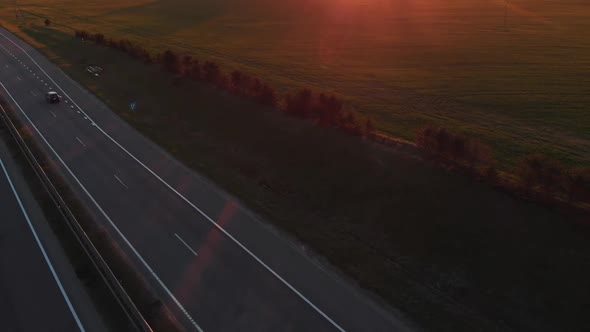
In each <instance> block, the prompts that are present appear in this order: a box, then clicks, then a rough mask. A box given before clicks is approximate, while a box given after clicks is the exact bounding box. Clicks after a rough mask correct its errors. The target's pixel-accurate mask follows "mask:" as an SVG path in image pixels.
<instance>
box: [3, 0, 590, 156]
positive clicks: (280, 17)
mask: <svg viewBox="0 0 590 332" xmlns="http://www.w3.org/2000/svg"><path fill="white" fill-rule="evenodd" d="M19 3H20V6H21V9H22V10H23V11H28V12H30V13H35V14H38V15H42V16H47V17H49V18H50V19H51V20H52V21H53V22H54V23H55V24H63V25H66V26H69V27H73V28H79V29H86V30H88V31H91V32H102V33H104V34H106V35H108V36H113V37H125V38H129V39H132V40H135V41H138V42H140V43H141V44H143V45H145V46H147V47H150V48H152V49H157V50H163V49H166V48H172V49H176V50H178V51H181V52H185V53H190V54H193V55H195V56H197V57H199V58H201V59H213V60H216V61H219V62H221V63H223V64H224V65H225V66H226V67H227V68H238V69H242V70H244V71H246V72H250V73H253V74H256V75H258V76H260V77H262V78H264V79H265V80H268V81H270V82H272V83H274V84H275V85H277V86H278V87H280V88H282V89H283V90H286V89H289V88H293V87H298V86H302V85H306V86H311V87H314V88H317V89H320V90H327V91H333V92H336V93H338V94H341V95H342V96H344V97H345V98H346V100H347V102H348V105H349V106H350V107H353V108H354V109H356V110H357V111H358V112H362V113H364V114H366V115H369V116H371V117H373V118H374V119H375V120H377V122H378V127H379V129H381V130H382V131H384V132H387V133H389V134H392V135H395V136H400V137H403V138H406V139H413V135H414V132H415V130H416V128H417V127H418V126H421V125H423V124H425V123H434V124H440V125H444V126H448V127H451V128H454V129H455V130H458V131H462V132H465V133H467V134H472V135H474V136H477V137H479V138H481V139H482V140H484V141H485V142H487V143H489V144H491V145H493V146H494V147H495V149H496V153H497V157H498V159H500V160H502V161H504V162H507V163H508V164H510V163H512V162H514V161H515V160H516V159H518V158H519V157H521V156H522V155H524V154H527V153H531V152H540V153H545V154H548V155H550V156H552V157H555V158H557V159H560V160H562V161H563V162H565V163H567V164H584V165H588V164H589V163H590V112H589V111H588V105H589V104H590V20H588V15H590V10H589V9H588V6H587V3H586V2H585V1H580V0H564V1H550V0H541V1H539V0H513V1H510V4H509V7H508V19H507V25H506V26H505V21H504V13H505V7H504V1H502V0H457V1H451V2H449V1H444V0H431V1H411V0H297V1H295V0H285V1H271V0H201V1H193V0H166V1H154V0H125V1H114V0H100V1H99V0H84V1H83V0H46V1H41V0H21V1H19ZM5 4H6V6H7V8H13V7H12V6H13V2H12V1H5Z"/></svg>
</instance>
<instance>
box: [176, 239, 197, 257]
mask: <svg viewBox="0 0 590 332" xmlns="http://www.w3.org/2000/svg"><path fill="white" fill-rule="evenodd" d="M174 235H175V236H176V238H178V240H180V242H182V244H184V246H185V247H186V248H187V249H188V250H190V251H191V252H192V253H193V254H194V255H195V256H199V255H197V253H196V252H195V251H194V250H193V248H191V247H190V246H189V245H188V244H186V242H184V240H183V239H182V238H181V237H180V236H179V235H178V234H176V233H174Z"/></svg>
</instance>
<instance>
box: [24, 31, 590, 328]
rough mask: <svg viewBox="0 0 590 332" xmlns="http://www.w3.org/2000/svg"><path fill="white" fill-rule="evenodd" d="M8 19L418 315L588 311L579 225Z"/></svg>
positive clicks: (189, 159) (260, 208)
mask: <svg viewBox="0 0 590 332" xmlns="http://www.w3.org/2000/svg"><path fill="white" fill-rule="evenodd" d="M22 31H23V32H24V33H25V34H26V35H27V36H28V37H29V38H32V39H34V40H36V41H37V42H38V43H40V44H42V45H44V47H42V48H41V50H42V51H44V52H46V53H48V54H52V55H53V60H54V61H55V62H56V63H58V64H59V65H60V66H61V67H62V69H64V70H65V71H66V72H67V73H68V74H69V75H70V76H71V77H73V78H74V79H76V80H77V81H79V82H81V83H82V84H83V85H85V86H86V87H87V88H88V89H90V90H91V91H93V92H94V93H96V94H97V95H98V96H99V97H100V98H102V99H103V100H104V101H105V102H106V103H107V104H108V105H109V106H110V107H111V108H112V109H113V111H115V112H116V113H117V114H119V115H120V116H121V117H122V118H123V119H124V120H126V121H127V122H128V123H130V124H131V125H133V126H134V127H135V128H137V129H138V130H139V131H141V132H142V133H143V134H145V135H146V136H148V137H149V138H151V139H152V140H154V141H155V142H157V143H158V144H160V145H161V146H162V147H164V148H165V149H166V150H168V151H169V152H171V153H172V154H173V155H174V156H175V157H177V158H178V159H179V160H181V161H182V162H184V163H185V164H187V165H188V166H190V167H192V168H194V169H196V170H198V171H199V172H202V173H204V174H205V175H207V176H208V177H210V178H211V179H212V180H214V181H215V182H216V183H218V184H220V185H221V186H223V187H224V188H225V189H226V190H227V191H229V192H231V193H232V194H234V195H236V196H237V197H240V198H241V199H243V200H244V201H245V202H246V203H247V204H248V205H249V206H250V207H252V208H253V209H254V210H256V211H257V212H259V213H260V214H262V215H263V216H265V217H266V218H267V219H268V220H270V221H272V222H273V223H275V224H276V225H277V226H279V227H280V228H282V229H284V230H286V231H288V232H289V233H291V234H294V235H295V236H296V237H298V238H299V239H300V240H301V241H303V242H305V243H306V244H308V245H310V246H311V247H313V248H314V249H315V250H316V251H317V252H318V253H320V254H321V255H324V256H325V257H327V258H328V260H329V261H330V262H332V263H333V264H335V265H336V266H338V267H339V268H340V269H342V270H343V271H345V272H346V273H347V274H349V275H350V276H352V277H354V278H355V279H356V280H358V281H359V284H360V285H361V286H362V287H364V288H366V289H370V290H372V291H374V292H376V293H378V294H379V295H380V296H382V297H383V298H384V299H386V300H387V301H388V302H389V303H391V304H392V305H394V306H395V307H397V308H399V309H401V310H402V311H403V312H405V313H406V314H407V315H408V316H410V317H411V318H413V319H415V320H416V321H418V322H419V324H421V325H423V326H424V327H425V328H426V329H428V330H438V331H473V330H483V331H487V330H496V329H503V330H511V329H512V330H518V331H554V330H572V331H573V330H579V327H580V326H586V324H587V323H588V321H587V318H586V315H585V314H584V313H583V309H582V308H583V305H584V303H586V297H585V296H584V295H583V292H580V291H579V290H580V287H581V285H584V284H585V282H586V280H587V279H588V278H589V277H590V263H589V262H590V259H588V258H589V257H590V249H588V246H587V245H586V241H585V239H586V238H587V237H588V236H589V235H590V228H589V226H588V225H586V224H582V223H576V222H574V221H572V220H569V218H565V217H563V216H561V215H559V214H557V213H556V212H555V211H552V210H549V209H546V208H542V207H539V206H536V205H533V204H530V203H527V202H524V201H521V200H518V199H515V198H513V197H510V196H508V195H505V194H502V193H499V192H496V191H494V190H492V189H490V188H488V187H487V186H485V185H482V184H479V183H476V182H474V181H472V180H471V179H466V178H464V177H462V176H458V175H456V174H453V173H451V172H447V171H445V170H444V169H439V168H437V167H433V166H431V165H429V164H428V163H424V162H423V161H420V160H418V159H416V157H419V156H416V155H412V156H410V157H409V156H408V155H407V154H400V153H392V151H391V150H386V149H383V148H381V147H378V146H375V145H372V144H369V143H367V142H363V141H361V140H358V139H356V138H354V137H347V136H346V135H342V134H341V133H339V132H337V131H330V130H318V128H316V127H314V126H312V125H310V124H309V123H306V122H299V121H294V120H292V119H286V118H284V117H282V116H280V115H279V114H276V113H275V112H272V110H270V109H263V108H261V107H260V106H258V105H256V104H253V103H250V102H247V101H244V100H241V99H239V98H237V97H235V96H231V95H228V94H226V93H223V92H221V91H218V90H215V89H214V88H211V87H209V86H205V85H202V84H199V83H195V82H189V81H178V80H175V79H174V78H173V77H172V76H171V75H169V74H167V73H165V72H163V71H162V70H161V69H160V68H158V67H154V66H146V65H144V64H141V63H138V62H136V61H134V60H132V59H130V58H128V57H126V56H125V55H123V54H120V53H118V52H115V51H112V50H109V49H106V48H102V47H97V46H96V45H92V44H82V43H80V42H79V41H78V40H75V39H74V38H73V37H72V36H71V35H69V34H64V33H62V32H60V31H57V30H53V29H46V28H44V27H38V26H27V27H23V30H22ZM90 63H91V64H96V65H99V66H101V67H103V68H104V72H103V74H101V76H100V77H94V76H90V75H89V74H88V73H87V72H85V71H84V67H85V65H87V64H90ZM130 83H131V84H130ZM188 96H190V97H188ZM133 100H137V101H138V110H137V111H136V112H130V111H129V110H128V103H129V102H130V101H133Z"/></svg>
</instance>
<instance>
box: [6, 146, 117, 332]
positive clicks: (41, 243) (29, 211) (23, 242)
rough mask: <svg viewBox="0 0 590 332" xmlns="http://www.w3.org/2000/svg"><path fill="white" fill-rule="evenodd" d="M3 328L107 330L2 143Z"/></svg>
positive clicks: (14, 331)
mask: <svg viewBox="0 0 590 332" xmlns="http://www.w3.org/2000/svg"><path fill="white" fill-rule="evenodd" d="M0 216H1V217H0V324H1V326H2V327H1V328H0V330H2V331H6V332H28V331H48V332H69V331H106V330H107V327H106V326H105V325H103V323H102V319H101V318H100V315H99V314H98V313H97V311H96V309H95V307H94V305H93V303H92V301H91V300H90V298H89V297H88V294H87V293H86V291H85V288H84V286H83V285H82V283H81V282H80V281H79V280H78V279H77V277H76V274H75V272H74V270H73V268H72V266H71V265H70V264H69V262H68V259H67V257H66V255H65V253H64V252H63V250H62V249H61V247H60V245H59V243H58V241H57V239H56V238H55V236H54V235H53V234H52V232H51V229H50V228H49V226H48V224H47V221H46V220H45V218H44V216H43V214H42V213H41V210H40V208H39V206H38V205H37V203H36V202H35V200H34V199H33V198H32V195H31V192H30V190H29V188H28V187H27V185H26V183H25V181H24V178H23V176H22V174H20V172H19V170H18V167H16V165H15V164H14V162H13V160H11V158H10V153H8V152H7V149H6V147H5V146H4V144H3V142H2V141H0Z"/></svg>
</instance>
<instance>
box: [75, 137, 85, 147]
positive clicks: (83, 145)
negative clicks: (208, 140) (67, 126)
mask: <svg viewBox="0 0 590 332" xmlns="http://www.w3.org/2000/svg"><path fill="white" fill-rule="evenodd" d="M76 139H77V140H78V142H80V144H82V145H83V146H84V147H86V144H84V142H82V140H80V139H79V138H78V137H77V136H76Z"/></svg>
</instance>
